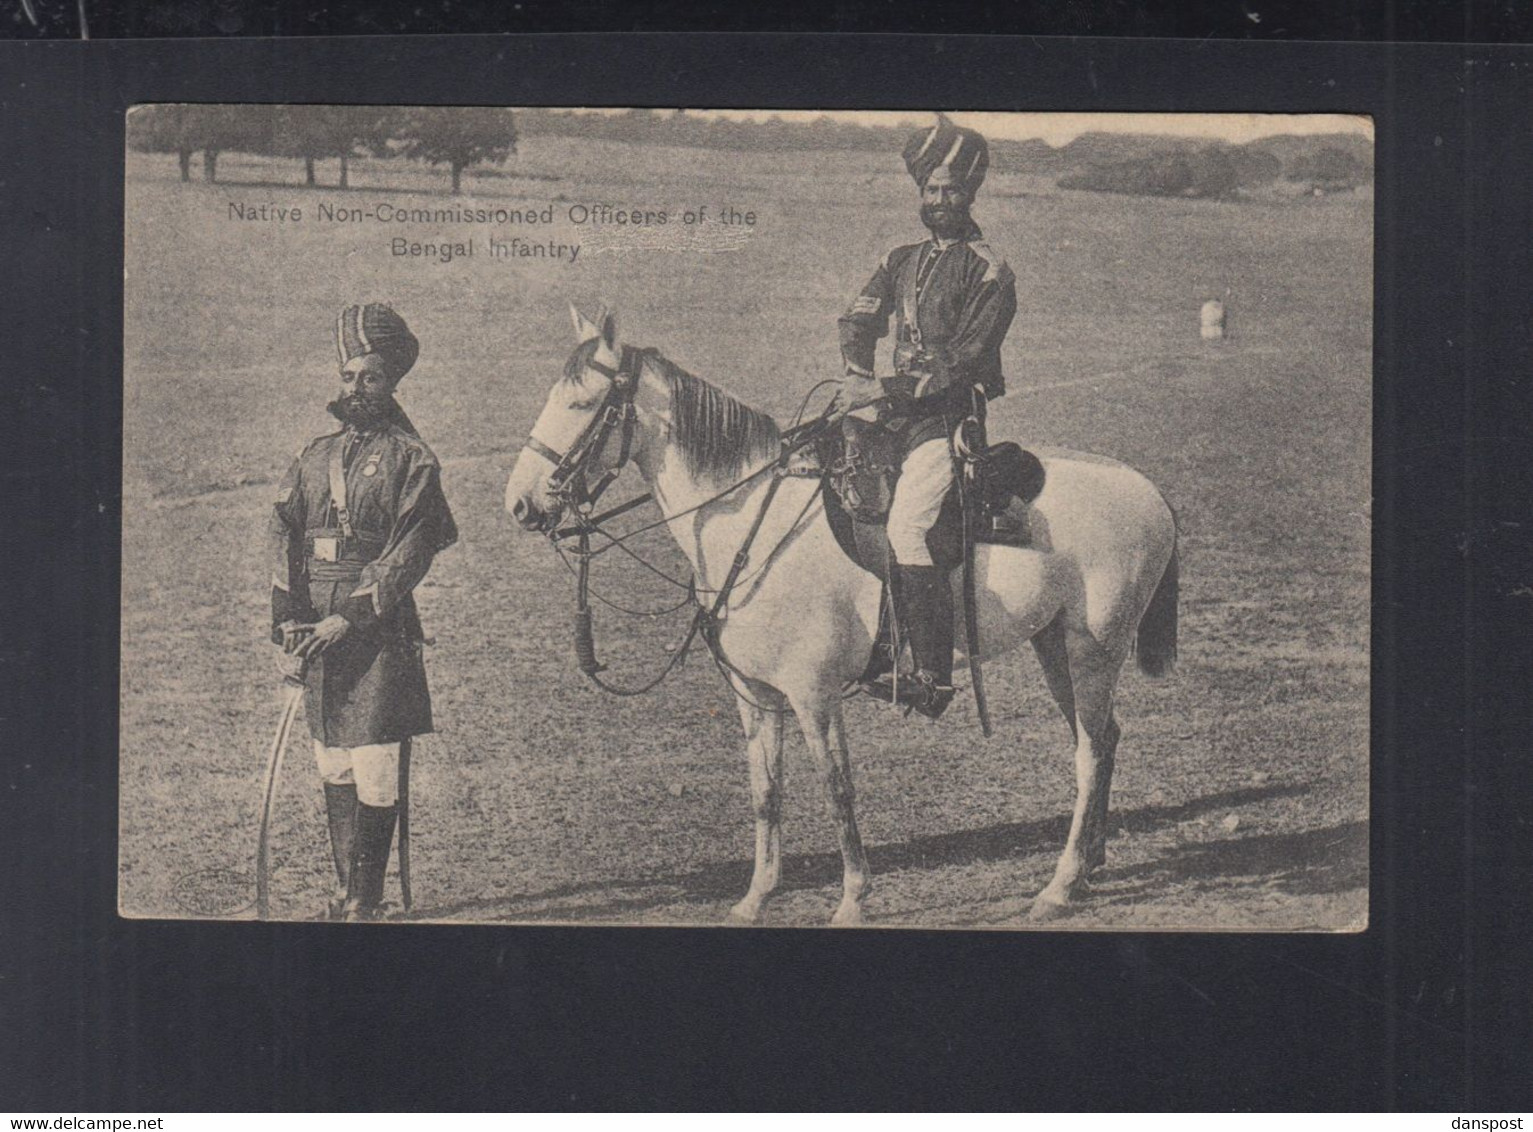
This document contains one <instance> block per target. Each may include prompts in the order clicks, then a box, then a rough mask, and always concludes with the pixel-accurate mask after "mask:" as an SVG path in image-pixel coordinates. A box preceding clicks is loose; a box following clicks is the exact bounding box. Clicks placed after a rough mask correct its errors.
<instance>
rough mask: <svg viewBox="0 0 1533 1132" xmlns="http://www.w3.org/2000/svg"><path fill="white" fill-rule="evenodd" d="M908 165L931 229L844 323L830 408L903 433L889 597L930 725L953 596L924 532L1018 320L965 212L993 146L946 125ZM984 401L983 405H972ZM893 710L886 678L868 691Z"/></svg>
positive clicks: (948, 644)
mask: <svg viewBox="0 0 1533 1132" xmlns="http://www.w3.org/2000/svg"><path fill="white" fill-rule="evenodd" d="M903 156H904V159H905V168H906V169H907V170H909V172H910V175H911V177H913V178H914V179H915V182H916V185H917V187H918V188H919V189H920V194H921V223H922V224H924V225H925V226H926V228H927V230H928V231H929V232H930V233H931V235H930V237H929V238H927V239H925V240H922V241H921V242H920V243H917V244H905V245H903V246H901V247H897V248H895V249H894V250H893V251H891V252H890V253H889V254H888V255H886V256H884V258H883V262H881V263H880V264H879V265H878V270H877V271H875V272H874V273H873V278H872V279H870V280H868V283H867V286H865V287H863V289H862V293H861V294H860V295H858V296H857V298H856V299H854V300H853V301H852V305H851V309H849V310H848V311H847V312H846V313H845V314H843V315H842V316H841V319H840V328H841V354H842V358H843V359H844V361H845V363H846V377H845V379H844V380H843V382H842V388H841V392H840V393H839V394H838V398H837V401H838V407H839V408H840V409H841V410H842V411H844V412H849V411H852V410H855V409H857V408H859V407H862V406H865V405H874V404H876V405H878V407H879V412H878V419H879V421H880V422H881V423H883V424H885V425H886V426H887V427H889V428H891V429H893V430H894V431H895V432H896V433H898V434H899V436H900V438H901V440H902V444H903V452H904V461H903V463H902V466H901V473H900V479H899V483H898V485H897V486H896V487H895V492H894V500H893V503H892V506H891V508H890V511H889V520H888V524H889V526H888V530H889V547H890V549H891V551H892V552H893V554H894V561H895V571H894V572H895V577H894V579H893V583H894V584H893V586H892V589H893V592H894V595H895V603H896V611H897V614H898V620H899V622H900V623H901V625H903V626H905V627H906V632H907V634H908V636H909V640H910V650H911V654H912V657H913V660H914V663H915V668H916V671H915V674H914V678H913V679H911V680H907V681H902V682H901V684H900V695H899V697H898V698H899V701H900V702H902V703H907V704H909V705H910V706H912V707H913V708H915V710H916V711H919V712H921V713H922V714H923V715H927V716H930V717H931V718H933V719H935V718H937V717H938V716H939V715H941V714H942V712H943V711H944V709H946V707H947V705H948V704H949V703H950V702H951V701H952V698H953V687H952V677H953V594H952V590H951V588H950V586H949V581H948V577H947V574H946V571H944V570H941V569H939V568H938V567H937V566H935V565H934V564H933V561H932V556H931V550H930V549H929V548H928V546H927V543H926V536H927V533H928V532H929V531H930V530H931V529H932V526H933V525H934V524H935V523H936V521H937V516H938V513H939V512H940V511H941V510H942V504H943V502H944V501H945V500H946V498H947V494H948V492H949V490H951V488H952V487H953V482H954V476H953V458H952V453H951V451H950V448H949V444H950V438H951V437H952V434H953V430H954V429H955V428H956V427H957V425H958V423H959V422H960V421H961V420H962V419H963V418H964V416H966V415H967V414H968V413H969V412H970V411H972V409H973V405H974V397H975V389H974V387H975V386H980V387H981V390H982V392H983V399H989V398H992V397H999V396H1001V395H1002V394H1003V393H1005V392H1006V380H1005V377H1004V376H1003V374H1002V372H1001V342H1002V340H1003V339H1005V337H1006V331H1007V330H1008V329H1009V328H1010V326H1011V320H1012V317H1013V316H1014V315H1015V314H1016V311H1017V293H1016V286H1015V282H1014V279H1013V276H1012V273H1011V269H1010V268H1009V267H1007V266H1006V262H1005V260H1003V259H1002V258H1001V257H1000V255H999V254H998V253H996V252H995V251H994V250H992V249H991V247H990V245H989V244H988V243H986V242H985V239H984V236H983V235H982V234H981V233H980V230H979V227H978V225H976V224H975V223H974V221H973V219H971V218H970V216H969V205H970V204H971V203H972V202H973V200H974V195H975V193H976V192H978V190H979V187H980V185H981V183H983V181H984V179H985V170H986V169H987V168H988V166H989V163H990V153H989V147H988V146H987V145H986V143H985V139H984V138H983V137H981V136H980V135H979V134H978V133H976V132H975V131H974V130H968V129H960V128H959V127H957V126H955V125H954V124H953V123H952V122H950V121H949V120H948V119H947V118H946V117H945V116H943V115H938V118H937V124H936V125H935V126H932V127H931V128H929V129H924V130H919V131H917V132H916V133H915V134H914V135H912V137H911V138H910V140H909V141H908V142H906V143H905V150H904V153H903ZM891 315H892V316H893V317H894V326H895V347H894V376H892V377H886V378H882V379H879V378H876V377H875V376H874V370H873V360H874V351H875V347H876V346H877V343H878V340H879V339H880V338H882V337H883V336H884V335H885V334H887V333H888V332H889V318H890V316H891ZM981 404H983V400H982V401H981ZM875 688H876V689H877V690H878V693H879V694H880V697H881V698H885V699H889V700H893V699H894V698H895V697H894V682H893V681H892V680H891V679H889V678H888V677H885V678H882V679H881V681H879V682H876V684H875Z"/></svg>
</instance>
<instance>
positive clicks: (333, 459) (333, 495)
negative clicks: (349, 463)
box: [330, 440, 352, 538]
mask: <svg viewBox="0 0 1533 1132" xmlns="http://www.w3.org/2000/svg"><path fill="white" fill-rule="evenodd" d="M345 449H346V442H345V441H344V440H343V441H342V442H341V443H339V444H337V445H335V446H334V447H333V448H331V450H330V502H331V503H333V504H335V516H336V519H337V520H339V522H340V524H341V534H343V535H345V536H346V537H347V538H350V537H351V533H352V532H351V511H350V510H348V509H347V507H346V469H345V467H343V466H342V464H341V453H342V452H344V451H345Z"/></svg>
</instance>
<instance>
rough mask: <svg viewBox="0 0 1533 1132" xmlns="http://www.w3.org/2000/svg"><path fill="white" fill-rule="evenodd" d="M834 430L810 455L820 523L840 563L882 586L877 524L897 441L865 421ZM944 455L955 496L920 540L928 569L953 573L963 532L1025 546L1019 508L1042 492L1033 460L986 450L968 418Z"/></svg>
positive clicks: (884, 552)
mask: <svg viewBox="0 0 1533 1132" xmlns="http://www.w3.org/2000/svg"><path fill="white" fill-rule="evenodd" d="M842 425H843V427H842V429H840V430H834V429H832V430H829V431H828V432H827V433H826V434H825V436H824V437H822V438H821V440H820V443H819V446H818V449H819V450H818V451H817V452H816V453H815V454H814V455H815V456H816V457H817V460H815V461H814V464H817V465H818V468H819V469H820V474H822V475H823V477H824V481H825V487H826V490H825V493H824V494H825V513H826V517H827V519H828V520H829V521H830V528H831V530H832V531H833V532H834V533H835V536H836V541H837V542H838V543H839V544H840V546H841V549H842V550H843V551H845V552H846V555H847V557H849V558H850V559H851V560H852V561H853V562H855V563H857V565H859V566H861V567H862V568H863V569H864V570H867V571H869V572H870V573H872V574H875V575H877V576H878V577H879V578H881V579H882V580H883V581H884V582H886V583H887V582H888V580H889V578H888V573H889V538H888V532H887V530H886V528H885V524H886V522H887V520H888V518H889V508H890V506H891V505H892V504H893V501H894V489H895V486H896V484H897V483H898V482H899V476H900V465H901V463H902V462H903V460H904V456H905V452H904V444H903V440H902V438H901V437H900V435H899V434H898V433H895V432H893V431H891V430H890V429H888V428H885V427H884V426H883V425H881V424H876V423H873V422H869V421H860V420H857V419H855V418H852V417H848V418H846V419H845V420H844V421H843V422H842ZM976 425H978V429H977V431H976V429H975V428H974V426H976ZM951 447H952V450H953V455H954V460H955V461H956V462H957V464H958V467H957V469H956V471H957V476H956V477H955V478H956V481H957V485H958V490H956V491H953V492H950V493H949V494H948V497H947V500H946V501H945V502H944V503H943V505H942V510H941V512H940V513H939V514H938V517H937V521H936V523H935V524H933V526H932V529H931V530H930V531H929V532H928V533H927V536H926V544H927V547H928V548H929V549H930V550H931V552H932V561H933V562H934V563H935V564H936V565H938V566H941V567H944V568H947V569H952V568H954V567H956V566H958V565H960V564H961V563H962V562H963V560H964V551H965V546H964V540H965V533H966V531H967V536H968V538H969V540H970V541H972V542H975V543H991V544H995V545H1001V546H1026V545H1028V533H1027V525H1026V513H1025V512H1026V507H1027V505H1028V504H1029V503H1031V502H1032V501H1033V500H1034V499H1036V498H1037V496H1038V493H1039V492H1040V491H1042V490H1043V481H1044V471H1043V464H1042V463H1041V462H1040V461H1039V459H1038V457H1037V456H1035V455H1033V454H1032V453H1031V452H1028V451H1026V450H1025V449H1023V448H1022V447H1021V446H1020V445H1018V444H1015V443H1012V442H1011V441H1005V442H1003V443H1001V444H994V445H987V444H986V443H985V442H984V435H983V425H980V424H979V422H978V421H977V420H976V419H975V418H973V417H970V418H968V419H967V420H965V422H964V424H963V425H962V426H960V428H959V430H958V433H957V434H955V437H954V438H953V442H952V445H951ZM966 511H967V515H966V514H965V512H966Z"/></svg>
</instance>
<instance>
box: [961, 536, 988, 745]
mask: <svg viewBox="0 0 1533 1132" xmlns="http://www.w3.org/2000/svg"><path fill="white" fill-rule="evenodd" d="M974 588H975V587H974V542H973V540H971V539H968V538H965V539H964V548H963V635H964V651H965V652H967V653H968V655H969V684H970V686H971V687H972V688H973V689H974V709H975V711H976V712H978V713H979V729H980V731H981V732H982V733H983V734H984V736H985V738H986V739H988V738H990V735H991V731H990V708H989V706H988V705H987V704H986V702H985V677H984V673H983V672H982V671H981V670H980V666H979V656H978V655H977V654H978V652H979V611H978V610H977V609H975V607H974Z"/></svg>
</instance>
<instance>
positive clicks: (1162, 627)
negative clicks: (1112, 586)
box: [1134, 541, 1181, 676]
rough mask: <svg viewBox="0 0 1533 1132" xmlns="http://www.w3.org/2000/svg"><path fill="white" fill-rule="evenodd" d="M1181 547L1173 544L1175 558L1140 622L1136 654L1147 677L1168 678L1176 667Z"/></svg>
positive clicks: (1162, 577) (1172, 549) (1172, 553)
mask: <svg viewBox="0 0 1533 1132" xmlns="http://www.w3.org/2000/svg"><path fill="white" fill-rule="evenodd" d="M1178 557H1179V556H1178V554H1177V546H1176V543H1175V542H1174V541H1173V542H1172V544H1171V558H1170V560H1168V561H1167V562H1166V569H1165V572H1164V573H1163V574H1161V576H1160V584H1159V585H1157V586H1156V587H1155V593H1154V595H1153V596H1152V597H1151V598H1150V604H1149V606H1148V607H1147V608H1146V609H1145V611H1144V616H1143V617H1142V618H1140V620H1139V638H1138V640H1137V641H1136V642H1135V644H1136V647H1135V650H1134V651H1135V653H1136V654H1137V659H1138V661H1139V671H1140V672H1143V673H1144V674H1145V675H1146V676H1165V675H1166V674H1167V673H1169V672H1170V671H1171V670H1172V669H1173V668H1175V667H1176V601H1177V592H1178V590H1179V589H1180V588H1181V578H1180V574H1181V567H1180V564H1179V562H1178Z"/></svg>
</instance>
